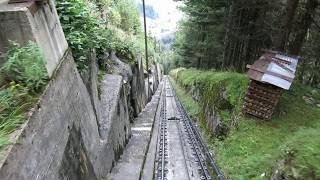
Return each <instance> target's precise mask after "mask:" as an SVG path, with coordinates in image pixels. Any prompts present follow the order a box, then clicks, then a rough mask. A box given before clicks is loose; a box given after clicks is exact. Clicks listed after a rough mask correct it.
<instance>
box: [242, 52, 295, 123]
mask: <svg viewBox="0 0 320 180" xmlns="http://www.w3.org/2000/svg"><path fill="white" fill-rule="evenodd" d="M298 61H299V57H295V56H289V55H287V54H284V53H281V52H277V51H269V50H266V51H265V53H264V54H263V55H262V56H261V57H260V58H259V59H258V60H257V61H256V62H255V63H254V64H253V65H247V68H248V69H249V71H248V76H249V78H250V84H249V88H248V91H247V94H246V97H245V100H244V105H243V111H244V112H245V113H247V114H250V115H253V116H255V117H258V118H261V119H265V120H269V119H271V117H272V115H273V112H274V110H275V108H276V106H277V104H278V102H279V99H280V97H281V94H282V91H283V89H285V90H288V89H290V87H291V84H292V82H293V80H294V78H295V73H296V69H297V65H298Z"/></svg>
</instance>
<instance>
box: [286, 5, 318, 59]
mask: <svg viewBox="0 0 320 180" xmlns="http://www.w3.org/2000/svg"><path fill="white" fill-rule="evenodd" d="M317 5H318V2H317V0H308V1H307V4H306V11H305V12H304V15H303V16H302V19H301V21H300V23H299V24H300V25H301V26H300V28H299V29H298V31H297V33H296V36H295V38H294V40H293V42H292V43H291V44H290V54H293V55H299V54H300V51H301V48H302V46H303V43H304V40H305V38H306V35H307V33H308V30H309V29H310V27H311V24H312V16H313V15H314V13H315V12H316V8H317Z"/></svg>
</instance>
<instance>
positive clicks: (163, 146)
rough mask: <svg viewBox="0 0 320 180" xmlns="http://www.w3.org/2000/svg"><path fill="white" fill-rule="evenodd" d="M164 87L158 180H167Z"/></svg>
mask: <svg viewBox="0 0 320 180" xmlns="http://www.w3.org/2000/svg"><path fill="white" fill-rule="evenodd" d="M165 89H166V88H165V85H164V93H163V103H162V107H161V125H160V129H161V132H160V140H159V143H160V149H159V152H158V155H159V157H158V166H157V168H158V173H157V179H158V180H165V179H166V177H165V163H166V134H167V132H166V131H167V130H166V129H167V127H166V124H167V122H166V109H165V107H166V90H165ZM159 162H161V167H160V166H159Z"/></svg>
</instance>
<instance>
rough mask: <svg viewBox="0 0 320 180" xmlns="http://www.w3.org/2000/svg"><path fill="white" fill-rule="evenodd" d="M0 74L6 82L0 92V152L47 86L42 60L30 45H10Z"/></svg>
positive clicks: (31, 44) (38, 52)
mask: <svg viewBox="0 0 320 180" xmlns="http://www.w3.org/2000/svg"><path fill="white" fill-rule="evenodd" d="M0 71H1V76H2V77H3V79H4V80H5V82H6V84H5V85H3V87H1V88H0V148H1V147H3V146H5V145H6V144H8V143H9V139H8V135H9V134H10V133H11V132H13V131H14V130H15V129H16V128H17V127H18V126H19V125H21V124H22V123H23V122H24V120H25V119H26V118H27V117H26V116H27V112H28V111H29V109H30V108H31V107H32V106H33V104H34V103H35V102H36V101H37V99H38V98H37V95H38V94H39V93H40V92H41V90H42V89H43V87H44V86H45V85H46V84H47V81H48V76H47V71H46V68H45V66H44V57H43V55H42V53H41V51H40V49H39V48H38V46H37V45H36V44H34V43H33V42H29V43H28V44H27V45H26V46H23V47H21V46H20V45H19V44H17V43H14V42H12V43H11V46H10V47H9V51H8V52H7V61H6V62H5V64H4V66H3V67H2V68H1V69H0Z"/></svg>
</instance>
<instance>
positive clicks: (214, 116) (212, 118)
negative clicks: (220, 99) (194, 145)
mask: <svg viewBox="0 0 320 180" xmlns="http://www.w3.org/2000/svg"><path fill="white" fill-rule="evenodd" d="M186 89H189V90H190V93H191V95H192V98H193V99H194V100H195V101H197V102H199V103H200V104H201V105H202V106H201V113H202V117H203V118H204V119H205V120H206V123H207V125H206V127H207V128H209V129H210V130H211V132H213V133H214V134H215V135H218V136H219V135H222V134H223V133H225V132H224V131H225V129H224V126H223V123H222V121H221V117H220V115H219V113H218V111H217V110H216V107H215V106H213V105H212V104H209V103H208V102H207V103H206V104H205V103H204V102H201V101H203V99H202V98H203V97H202V95H203V94H204V92H202V90H203V89H204V88H203V87H201V85H200V84H194V85H192V86H191V87H187V88H186Z"/></svg>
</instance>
